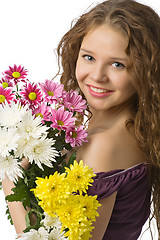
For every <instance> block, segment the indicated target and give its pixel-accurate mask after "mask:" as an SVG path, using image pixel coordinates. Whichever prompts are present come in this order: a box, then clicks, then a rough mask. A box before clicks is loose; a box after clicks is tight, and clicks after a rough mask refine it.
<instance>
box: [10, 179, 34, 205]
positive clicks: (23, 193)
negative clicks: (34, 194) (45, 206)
mask: <svg viewBox="0 0 160 240" xmlns="http://www.w3.org/2000/svg"><path fill="white" fill-rule="evenodd" d="M12 191H13V192H14V193H13V194H10V195H8V196H6V200H7V201H9V202H14V201H20V202H22V203H23V206H24V208H26V206H30V199H29V198H30V197H29V190H28V189H27V187H26V185H25V184H24V181H23V180H22V179H19V181H18V182H17V183H16V186H15V187H14V188H12Z"/></svg>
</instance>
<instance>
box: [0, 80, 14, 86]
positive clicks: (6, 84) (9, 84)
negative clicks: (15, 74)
mask: <svg viewBox="0 0 160 240" xmlns="http://www.w3.org/2000/svg"><path fill="white" fill-rule="evenodd" d="M0 83H1V84H2V87H3V88H7V87H13V83H12V82H11V81H10V79H7V78H2V79H1V80H0Z"/></svg>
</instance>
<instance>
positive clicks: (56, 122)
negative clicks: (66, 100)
mask: <svg viewBox="0 0 160 240" xmlns="http://www.w3.org/2000/svg"><path fill="white" fill-rule="evenodd" d="M51 113H52V116H51V118H50V121H51V122H52V124H51V127H53V128H57V129H58V130H66V129H67V128H69V127H73V126H74V122H75V120H76V118H75V117H73V113H72V112H68V111H65V110H64V107H61V108H59V109H58V110H57V111H56V110H55V109H51Z"/></svg>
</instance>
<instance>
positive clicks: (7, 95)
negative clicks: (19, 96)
mask: <svg viewBox="0 0 160 240" xmlns="http://www.w3.org/2000/svg"><path fill="white" fill-rule="evenodd" d="M14 96H15V95H14V93H12V88H5V89H4V88H3V87H2V85H1V86H0V104H2V103H5V101H7V102H8V103H9V104H10V102H11V101H12V100H13V98H14Z"/></svg>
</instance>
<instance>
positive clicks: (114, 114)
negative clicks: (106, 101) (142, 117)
mask: <svg viewBox="0 0 160 240" xmlns="http://www.w3.org/2000/svg"><path fill="white" fill-rule="evenodd" d="M91 112H92V117H91V119H90V120H89V125H88V130H90V129H94V128H101V129H109V128H112V127H115V126H122V125H124V126H125V123H126V121H127V120H129V119H133V118H134V117H133V114H132V113H131V111H130V109H129V108H123V109H122V108H116V109H109V110H107V111H97V110H94V109H91Z"/></svg>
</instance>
